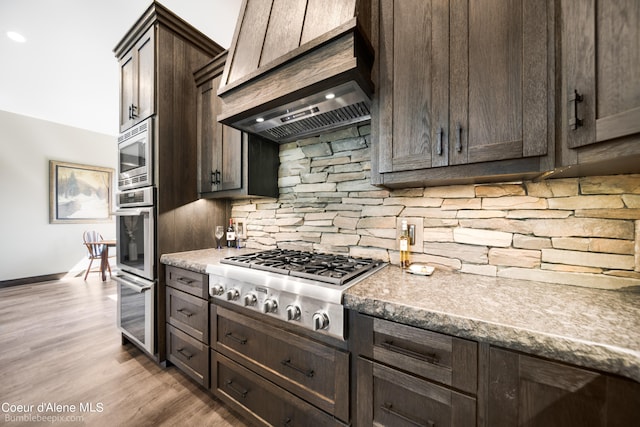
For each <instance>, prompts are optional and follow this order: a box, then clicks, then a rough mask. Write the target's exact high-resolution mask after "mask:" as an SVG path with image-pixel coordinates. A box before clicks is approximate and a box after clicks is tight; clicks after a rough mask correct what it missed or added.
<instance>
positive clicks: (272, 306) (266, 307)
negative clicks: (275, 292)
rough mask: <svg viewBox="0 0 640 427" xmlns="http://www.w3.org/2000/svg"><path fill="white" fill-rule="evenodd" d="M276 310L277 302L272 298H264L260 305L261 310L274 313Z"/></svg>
mask: <svg viewBox="0 0 640 427" xmlns="http://www.w3.org/2000/svg"><path fill="white" fill-rule="evenodd" d="M277 310H278V302H277V301H276V300H274V299H271V298H270V299H267V300H265V302H264V304H263V306H262V311H264V312H265V313H275V312H276V311H277Z"/></svg>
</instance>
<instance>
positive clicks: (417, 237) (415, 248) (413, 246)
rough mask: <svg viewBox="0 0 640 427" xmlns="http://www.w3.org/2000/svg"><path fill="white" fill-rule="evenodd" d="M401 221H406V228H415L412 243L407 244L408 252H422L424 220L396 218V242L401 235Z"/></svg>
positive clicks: (420, 218)
mask: <svg viewBox="0 0 640 427" xmlns="http://www.w3.org/2000/svg"><path fill="white" fill-rule="evenodd" d="M402 220H406V221H407V227H411V226H412V225H413V226H415V234H414V239H413V243H411V242H409V243H410V244H409V251H411V252H423V244H424V218H422V217H398V218H396V240H400V234H402Z"/></svg>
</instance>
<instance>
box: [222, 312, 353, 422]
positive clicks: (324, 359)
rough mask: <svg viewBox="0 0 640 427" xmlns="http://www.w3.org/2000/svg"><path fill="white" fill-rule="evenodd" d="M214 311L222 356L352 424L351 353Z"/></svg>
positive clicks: (239, 315)
mask: <svg viewBox="0 0 640 427" xmlns="http://www.w3.org/2000/svg"><path fill="white" fill-rule="evenodd" d="M212 307H214V309H213V310H212V312H215V314H213V313H212V315H211V322H212V324H211V333H212V335H213V334H214V331H215V349H216V350H217V351H218V352H220V353H222V354H224V355H225V356H227V357H229V358H231V359H233V360H235V361H236V362H238V363H240V364H242V365H244V366H246V367H247V368H249V369H251V370H253V371H255V372H257V373H259V374H260V375H262V376H263V377H265V378H267V379H268V380H270V381H273V382H274V383H276V384H278V385H280V386H281V387H283V388H286V389H287V390H289V391H291V392H292V393H294V394H296V395H297V396H299V397H301V398H302V399H304V400H306V401H308V402H310V403H312V404H314V405H315V406H317V407H318V408H320V409H323V410H325V411H327V412H329V413H330V414H332V415H334V416H336V417H338V418H339V419H341V420H345V421H346V420H348V419H349V353H347V352H344V351H341V350H339V349H336V348H334V347H331V346H329V345H326V344H324V343H320V342H317V341H314V340H312V339H309V338H306V337H302V336H299V335H297V334H293V333H291V332H288V331H285V330H283V329H280V328H276V327H273V326H271V325H267V324H264V323H262V322H259V321H257V320H255V319H252V318H250V317H247V316H244V315H242V314H239V313H237V312H235V311H231V310H227V309H225V308H222V307H219V306H216V305H213V304H212ZM212 339H213V338H212Z"/></svg>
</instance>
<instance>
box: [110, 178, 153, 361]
mask: <svg viewBox="0 0 640 427" xmlns="http://www.w3.org/2000/svg"><path fill="white" fill-rule="evenodd" d="M154 199H155V197H154V187H144V188H137V189H133V190H128V191H122V192H120V193H119V194H118V196H117V204H118V210H117V211H116V214H115V217H116V237H117V239H116V240H117V243H116V248H117V251H116V252H117V257H116V265H117V267H118V269H119V270H120V271H119V273H118V275H117V276H116V281H117V283H118V327H119V328H120V330H121V332H122V334H123V336H124V337H126V339H128V340H129V341H132V342H133V343H135V344H137V345H138V346H140V347H141V348H143V349H144V350H146V351H147V352H148V353H149V354H154V353H155V315H156V313H155V301H156V271H155V236H156V230H155V207H154Z"/></svg>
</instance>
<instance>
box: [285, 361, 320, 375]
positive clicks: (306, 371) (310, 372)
mask: <svg viewBox="0 0 640 427" xmlns="http://www.w3.org/2000/svg"><path fill="white" fill-rule="evenodd" d="M280 363H282V364H283V365H284V366H286V367H287V368H291V369H293V370H294V371H298V372H300V373H301V374H303V375H306V376H307V377H309V378H312V377H313V375H314V372H313V369H303V368H300V367H298V366H296V365H294V364H293V363H291V359H286V360H283V361H282V362H280Z"/></svg>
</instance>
